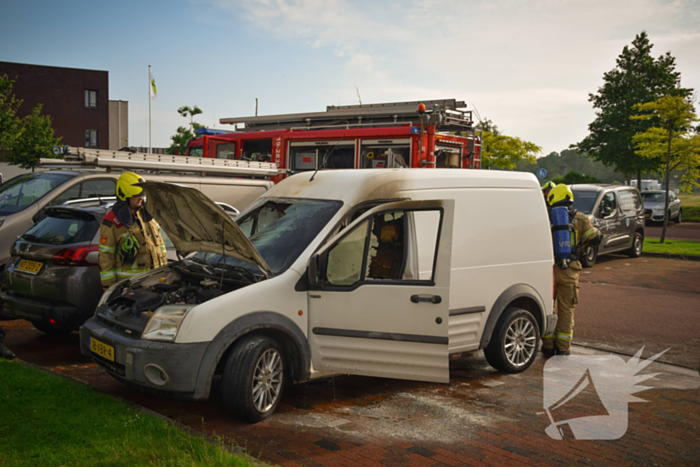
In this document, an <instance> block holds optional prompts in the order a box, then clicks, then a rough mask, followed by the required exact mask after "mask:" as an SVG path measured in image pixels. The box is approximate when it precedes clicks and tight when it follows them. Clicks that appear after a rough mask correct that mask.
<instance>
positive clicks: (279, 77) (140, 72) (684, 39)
mask: <svg viewBox="0 0 700 467" xmlns="http://www.w3.org/2000/svg"><path fill="white" fill-rule="evenodd" d="M0 9H1V10H0V11H2V14H1V15H0V61H7V62H17V63H28V64H35V65H49V66H60V67H70V68H86V69H95V70H106V71H108V72H109V98H110V99H111V100H125V101H128V102H129V137H130V145H131V146H148V103H149V99H148V66H149V65H151V67H152V72H153V76H154V78H155V80H156V85H157V88H158V97H157V101H154V102H152V144H153V146H154V147H167V146H169V145H170V136H171V135H173V134H174V133H175V130H176V128H177V127H178V126H181V125H186V124H187V123H188V120H187V119H185V118H182V117H181V116H180V115H178V113H177V109H178V107H180V106H183V105H189V106H192V105H197V106H198V107H200V108H201V109H202V110H203V111H204V113H203V114H202V115H199V116H198V117H197V118H196V121H197V122H199V123H201V124H204V125H206V126H209V127H215V128H223V129H228V128H230V126H228V125H221V124H220V123H219V119H220V118H225V117H244V116H250V115H254V114H255V99H256V98H257V99H258V102H259V104H258V114H259V115H271V114H280V113H296V112H319V111H325V109H326V106H327V105H348V104H357V103H358V102H359V99H361V100H362V102H363V103H364V104H369V103H380V102H400V101H417V100H432V99H445V98H455V99H457V100H462V101H465V102H466V103H467V106H468V108H469V109H471V110H475V111H476V112H477V113H478V115H479V116H480V117H481V118H482V119H490V120H492V121H493V122H494V123H495V124H496V125H497V126H498V128H499V129H500V130H501V132H502V133H504V134H507V135H510V136H517V137H519V138H521V139H524V140H526V141H531V142H533V143H535V144H537V145H539V146H541V147H542V152H541V154H539V155H540V156H543V155H547V154H549V153H551V152H553V151H556V152H561V151H562V150H564V149H567V148H568V147H569V145H570V144H572V143H576V142H578V141H580V140H581V139H583V138H584V137H585V136H586V135H587V128H588V124H589V123H590V122H591V121H593V119H594V118H595V113H594V109H593V108H592V106H591V104H590V103H589V102H588V95H589V94H590V93H594V92H596V90H597V89H598V87H599V86H601V85H602V82H603V81H602V77H603V74H604V73H605V72H607V71H610V70H611V69H613V68H614V67H615V59H616V58H617V57H618V56H619V54H620V53H621V52H622V49H623V47H624V46H625V45H629V44H631V42H632V40H633V39H634V37H635V35H637V34H639V33H640V32H641V31H646V32H647V33H648V35H649V38H650V40H651V43H652V44H654V48H653V49H652V55H654V56H655V57H657V56H659V55H662V54H664V53H666V52H667V51H668V52H671V54H672V55H673V56H674V57H675V58H676V64H677V70H678V71H680V72H681V83H682V85H683V86H684V87H690V88H694V89H696V90H700V0H587V1H585V2H584V1H569V0H530V1H527V2H526V1H512V0H483V1H482V0H440V1H438V0H436V1H386V2H384V1H381V0H374V1H364V0H357V1H350V0H250V1H243V0H171V1H148V0H141V1H130V0H122V1H120V2H105V1H95V0H91V1H72V0H64V1H60V2H57V1H53V0H52V1H33V0H20V1H17V0H2V2H1V3H0ZM358 95H359V97H358Z"/></svg>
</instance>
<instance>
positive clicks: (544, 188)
mask: <svg viewBox="0 0 700 467" xmlns="http://www.w3.org/2000/svg"><path fill="white" fill-rule="evenodd" d="M555 186H557V185H556V183H554V182H547V183H545V184H544V185H543V186H542V191H545V192H546V191H549V190H551V189H552V188H554V187H555Z"/></svg>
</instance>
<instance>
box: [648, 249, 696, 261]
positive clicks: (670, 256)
mask: <svg viewBox="0 0 700 467" xmlns="http://www.w3.org/2000/svg"><path fill="white" fill-rule="evenodd" d="M642 256H650V257H652V258H668V259H684V260H688V261H700V256H698V255H677V254H674V253H650V252H647V251H645V252H643V253H642Z"/></svg>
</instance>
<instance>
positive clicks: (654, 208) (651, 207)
mask: <svg viewBox="0 0 700 467" xmlns="http://www.w3.org/2000/svg"><path fill="white" fill-rule="evenodd" d="M665 193H666V191H664V190H646V191H643V192H642V202H643V203H644V217H645V218H646V220H648V221H652V222H663V221H664V208H665V206H664V205H665V204H666V203H665V200H666V196H665ZM668 215H669V216H668V220H669V222H670V221H675V222H678V223H680V222H681V221H682V220H683V206H682V205H681V200H680V199H678V196H676V194H675V193H673V192H672V191H671V192H669V193H668Z"/></svg>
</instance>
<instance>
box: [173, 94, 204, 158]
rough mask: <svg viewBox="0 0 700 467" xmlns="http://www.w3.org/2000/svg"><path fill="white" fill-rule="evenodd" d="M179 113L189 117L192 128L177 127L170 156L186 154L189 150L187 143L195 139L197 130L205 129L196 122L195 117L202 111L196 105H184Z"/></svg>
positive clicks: (178, 110)
mask: <svg viewBox="0 0 700 467" xmlns="http://www.w3.org/2000/svg"><path fill="white" fill-rule="evenodd" d="M177 113H179V114H180V115H181V116H182V117H185V118H187V117H189V118H190V126H189V128H187V127H184V126H179V127H177V130H176V131H175V134H174V135H173V136H171V137H170V139H171V140H172V142H173V144H171V145H170V148H168V151H169V152H170V154H175V153H176V152H177V153H178V154H185V151H186V150H187V142H188V141H189V140H190V139H192V138H194V137H195V135H196V133H197V130H199V129H200V128H205V126H204V125H200V124H199V123H197V122H195V121H194V117H195V115H199V114H201V113H202V109H200V108H199V107H197V106H196V105H195V106H192V107H188V106H186V105H184V106H182V107H180V108H179V109H177Z"/></svg>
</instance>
